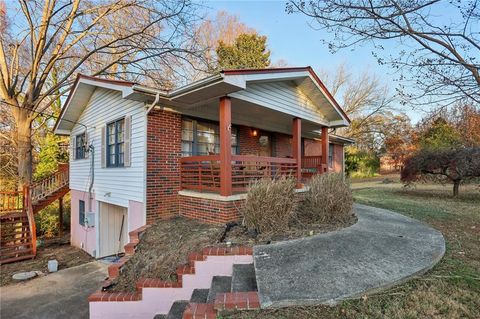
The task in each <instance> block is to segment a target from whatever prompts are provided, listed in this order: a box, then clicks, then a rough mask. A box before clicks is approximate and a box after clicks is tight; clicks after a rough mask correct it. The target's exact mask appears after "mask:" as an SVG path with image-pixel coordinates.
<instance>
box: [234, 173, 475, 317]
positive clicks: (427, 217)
mask: <svg viewBox="0 0 480 319" xmlns="http://www.w3.org/2000/svg"><path fill="white" fill-rule="evenodd" d="M389 180H390V181H389V182H388V183H385V182H384V177H380V178H376V179H368V180H366V181H360V180H356V181H352V188H353V195H354V198H355V201H357V202H360V203H363V204H368V205H372V206H377V207H381V208H387V209H392V210H395V211H398V212H400V213H403V214H405V215H408V216H411V217H413V218H416V219H419V220H422V221H424V222H427V223H429V224H431V225H432V226H433V227H435V228H437V229H439V230H440V231H441V232H442V233H443V234H444V236H445V239H446V242H447V251H446V254H445V256H444V257H443V259H442V260H441V261H440V263H438V264H437V265H436V266H435V267H434V269H432V270H431V271H429V272H428V273H427V274H425V275H423V276H420V277H419V278H416V279H413V280H411V281H409V282H407V283H405V284H403V285H400V286H396V287H393V288H391V289H389V290H386V291H383V292H381V293H379V294H376V295H371V296H368V297H367V298H365V299H361V300H350V301H345V302H343V303H341V304H339V305H337V306H335V307H328V306H309V307H289V308H284V309H277V310H262V311H257V312H242V313H237V314H234V315H231V316H228V317H225V318H243V319H246V318H258V319H266V318H272V319H273V318H279V319H281V318H299V319H307V318H394V319H397V318H398V319H401V318H402V319H403V318H411V319H416V318H425V319H427V318H429V319H430V318H433V319H437V318H438V319H440V318H445V319H451V318H472V319H474V318H475V319H476V318H480V249H479V247H480V189H479V187H478V185H465V186H462V187H461V189H460V196H459V197H458V198H453V196H452V195H451V189H450V186H448V185H447V186H445V187H444V186H442V185H429V184H418V185H417V186H416V187H415V188H404V187H403V185H402V184H400V183H399V182H398V177H394V176H389ZM392 181H393V182H392Z"/></svg>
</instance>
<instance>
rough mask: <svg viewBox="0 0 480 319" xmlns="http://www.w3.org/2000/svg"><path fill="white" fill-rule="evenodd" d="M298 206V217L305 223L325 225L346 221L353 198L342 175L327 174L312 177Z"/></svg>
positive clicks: (350, 211)
mask: <svg viewBox="0 0 480 319" xmlns="http://www.w3.org/2000/svg"><path fill="white" fill-rule="evenodd" d="M307 186H308V188H309V190H308V191H307V192H306V193H305V197H304V200H303V201H302V204H301V205H300V210H299V214H298V217H299V218H300V219H301V220H303V221H306V222H316V223H325V222H331V221H336V220H345V219H348V218H349V216H350V215H351V214H352V205H353V197H352V191H351V190H350V186H349V185H348V184H347V183H346V182H345V180H344V178H343V175H342V174H339V173H329V174H321V175H315V176H313V177H312V178H311V179H310V181H309V182H308V183H307Z"/></svg>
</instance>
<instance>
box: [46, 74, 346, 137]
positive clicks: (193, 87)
mask: <svg viewBox="0 0 480 319" xmlns="http://www.w3.org/2000/svg"><path fill="white" fill-rule="evenodd" d="M269 81H272V82H273V81H296V82H297V84H298V85H299V86H300V85H302V86H304V87H305V88H306V89H308V90H309V91H310V92H315V94H316V96H321V97H322V100H324V99H325V100H326V101H327V102H328V103H327V105H330V107H331V110H332V111H330V112H334V113H333V114H337V115H335V116H337V118H338V119H339V120H338V121H337V124H336V125H337V126H346V125H348V124H349V123H350V119H349V118H348V116H347V114H346V113H345V112H344V111H343V109H342V108H341V107H340V105H339V104H338V102H337V101H336V100H335V98H334V97H333V96H332V94H331V93H330V92H329V91H328V89H327V88H326V87H325V85H324V84H323V82H322V81H321V80H320V78H319V77H318V76H317V75H316V73H315V72H314V71H313V69H312V68H311V67H310V66H307V67H288V68H271V69H241V70H223V71H221V72H220V73H218V74H215V75H212V76H209V77H207V78H204V79H202V80H199V81H196V82H193V83H191V84H188V85H186V86H183V87H180V88H177V89H173V90H170V91H165V90H160V89H156V88H152V87H148V86H143V85H141V84H137V83H134V82H128V81H119V80H109V79H103V78H98V77H92V76H87V75H83V74H78V75H77V78H76V79H75V82H74V83H73V85H72V88H71V90H70V93H69V95H68V97H67V100H66V101H65V103H64V107H63V109H62V111H61V113H60V116H59V117H58V119H57V122H56V124H55V128H54V130H55V133H56V134H61V135H62V134H69V131H70V130H71V129H72V128H73V126H74V124H75V122H76V121H77V120H78V118H79V116H80V115H81V113H82V112H83V109H84V108H85V106H86V104H87V103H88V101H89V100H90V97H91V96H92V94H93V91H94V90H95V89H96V88H97V87H101V88H106V89H110V90H115V91H118V92H121V93H122V97H123V98H128V99H133V100H138V101H144V102H152V101H153V100H154V99H155V100H157V102H159V103H163V104H166V105H171V106H173V107H175V106H187V105H198V104H199V103H203V102H205V101H207V100H212V99H214V98H218V97H220V96H225V95H228V94H233V93H235V92H238V91H242V90H245V89H247V85H248V84H254V83H264V82H269ZM324 103H325V102H324Z"/></svg>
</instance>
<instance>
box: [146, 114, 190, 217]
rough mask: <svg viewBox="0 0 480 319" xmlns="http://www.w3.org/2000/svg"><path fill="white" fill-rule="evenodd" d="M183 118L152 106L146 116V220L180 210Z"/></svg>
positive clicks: (175, 213) (173, 213) (168, 215)
mask: <svg viewBox="0 0 480 319" xmlns="http://www.w3.org/2000/svg"><path fill="white" fill-rule="evenodd" d="M181 145H182V118H181V115H180V114H177V113H173V112H167V111H163V110H152V111H151V112H150V113H149V114H148V119H147V224H150V223H152V222H153V221H155V220H156V219H158V218H166V217H171V216H174V215H177V214H178V211H179V207H178V199H177V198H178V191H179V190H180V166H179V161H178V159H179V158H180V157H181Z"/></svg>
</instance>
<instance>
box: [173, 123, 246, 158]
mask: <svg viewBox="0 0 480 319" xmlns="http://www.w3.org/2000/svg"><path fill="white" fill-rule="evenodd" d="M231 133H232V134H231V135H232V154H238V139H237V129H236V127H232V132H231ZM219 153H220V128H219V126H218V124H217V123H214V122H207V121H197V120H193V119H188V118H186V119H183V120H182V156H196V155H211V154H219Z"/></svg>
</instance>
